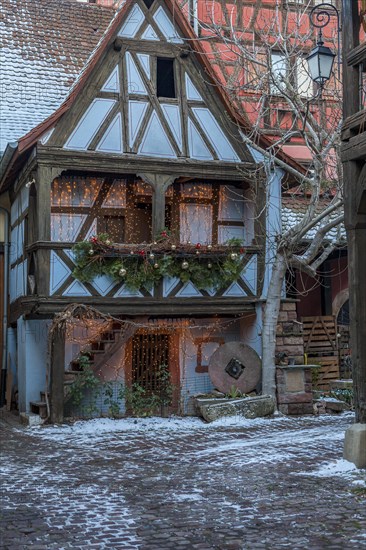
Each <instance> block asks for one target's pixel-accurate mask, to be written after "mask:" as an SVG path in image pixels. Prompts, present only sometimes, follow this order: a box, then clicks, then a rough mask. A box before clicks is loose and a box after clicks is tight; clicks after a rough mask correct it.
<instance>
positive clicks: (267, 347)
mask: <svg viewBox="0 0 366 550" xmlns="http://www.w3.org/2000/svg"><path fill="white" fill-rule="evenodd" d="M286 268H287V262H286V256H285V254H284V253H283V252H277V255H276V259H275V261H274V265H273V268H272V274H271V279H270V283H269V287H268V294H267V301H266V304H265V307H264V315H263V332H262V342H263V347H262V354H263V357H262V369H263V372H262V384H263V388H262V393H263V394H265V395H272V396H273V397H276V366H275V350H276V332H277V320H278V314H279V311H280V306H281V296H282V289H283V284H284V280H285V274H286Z"/></svg>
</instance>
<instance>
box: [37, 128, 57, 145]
mask: <svg viewBox="0 0 366 550" xmlns="http://www.w3.org/2000/svg"><path fill="white" fill-rule="evenodd" d="M53 132H54V128H51V130H48V131H47V132H45V133H44V134H43V135H42V137H41V139H40V140H39V141H40V142H41V143H42V145H46V143H47V141H48V140H49V139H50V137H51V136H52V134H53Z"/></svg>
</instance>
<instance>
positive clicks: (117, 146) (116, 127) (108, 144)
mask: <svg viewBox="0 0 366 550" xmlns="http://www.w3.org/2000/svg"><path fill="white" fill-rule="evenodd" d="M96 150H97V151H102V152H105V153H122V152H123V145H122V116H121V113H118V114H117V116H115V118H114V119H113V120H112V122H111V123H110V125H109V126H108V128H107V130H106V132H105V134H104V136H103V137H102V139H101V140H100V142H99V143H98V145H97V147H96Z"/></svg>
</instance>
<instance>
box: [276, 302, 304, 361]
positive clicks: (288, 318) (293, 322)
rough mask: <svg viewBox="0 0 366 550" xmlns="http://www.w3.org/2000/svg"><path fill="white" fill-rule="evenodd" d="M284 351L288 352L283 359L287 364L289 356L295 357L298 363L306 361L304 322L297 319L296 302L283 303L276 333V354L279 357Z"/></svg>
mask: <svg viewBox="0 0 366 550" xmlns="http://www.w3.org/2000/svg"><path fill="white" fill-rule="evenodd" d="M282 353H286V354H287V358H285V359H284V361H283V362H284V363H286V364H287V359H288V357H293V358H294V359H295V363H297V364H302V363H303V362H304V340H303V335H302V324H301V323H299V322H298V321H297V314H296V302H287V301H286V302H282V303H281V308H280V313H279V316H278V324H277V333H276V356H277V357H279V356H280V355H281V354H282Z"/></svg>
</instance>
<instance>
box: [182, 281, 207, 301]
mask: <svg viewBox="0 0 366 550" xmlns="http://www.w3.org/2000/svg"><path fill="white" fill-rule="evenodd" d="M176 296H177V297H179V298H202V294H201V292H200V291H199V290H198V289H197V288H196V287H195V286H194V284H193V283H192V282H191V281H188V282H187V283H185V284H184V285H183V286H182V288H181V289H180V291H179V292H177V294H176Z"/></svg>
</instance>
